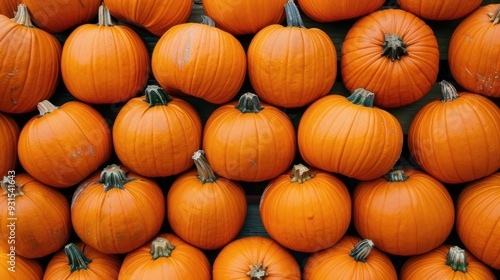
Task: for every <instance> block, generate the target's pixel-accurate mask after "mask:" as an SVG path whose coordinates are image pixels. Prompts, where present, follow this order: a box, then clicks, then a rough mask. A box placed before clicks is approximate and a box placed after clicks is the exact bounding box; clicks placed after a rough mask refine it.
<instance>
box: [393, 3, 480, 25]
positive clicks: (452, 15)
mask: <svg viewBox="0 0 500 280" xmlns="http://www.w3.org/2000/svg"><path fill="white" fill-rule="evenodd" d="M397 1H398V4H399V7H400V8H402V9H403V10H405V11H407V12H410V13H412V14H414V15H416V16H418V17H420V18H422V19H428V20H455V19H460V18H463V17H465V16H467V15H468V14H470V13H471V12H473V11H474V10H476V9H477V8H478V7H479V5H481V3H482V2H483V1H482V0H468V1H460V0H438V1H429V0H419V1H415V0H397Z"/></svg>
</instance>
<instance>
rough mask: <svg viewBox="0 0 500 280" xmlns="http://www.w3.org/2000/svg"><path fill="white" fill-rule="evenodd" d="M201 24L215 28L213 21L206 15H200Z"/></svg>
mask: <svg viewBox="0 0 500 280" xmlns="http://www.w3.org/2000/svg"><path fill="white" fill-rule="evenodd" d="M201 24H206V25H208V26H210V27H215V21H213V19H211V18H210V17H208V16H206V15H201Z"/></svg>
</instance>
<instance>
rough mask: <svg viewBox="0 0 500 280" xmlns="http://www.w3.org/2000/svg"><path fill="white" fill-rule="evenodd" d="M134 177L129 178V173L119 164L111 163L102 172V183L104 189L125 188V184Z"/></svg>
mask: <svg viewBox="0 0 500 280" xmlns="http://www.w3.org/2000/svg"><path fill="white" fill-rule="evenodd" d="M133 180H135V179H134V178H127V174H126V173H125V171H123V170H122V169H121V168H120V167H119V166H118V165H116V164H110V165H108V166H107V167H106V168H104V169H103V170H102V172H101V179H100V181H99V182H100V183H101V184H103V185H104V191H105V192H107V191H109V190H111V189H115V188H116V189H122V190H123V189H124V188H125V187H124V185H125V184H126V183H128V182H130V181H133Z"/></svg>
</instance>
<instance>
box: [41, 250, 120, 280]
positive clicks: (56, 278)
mask: <svg viewBox="0 0 500 280" xmlns="http://www.w3.org/2000/svg"><path fill="white" fill-rule="evenodd" d="M120 265H121V259H120V258H119V257H118V256H117V255H109V254H104V253H101V252H99V251H97V250H96V249H94V248H92V247H90V246H88V245H87V244H85V243H83V242H81V241H78V242H76V243H69V244H67V245H66V246H64V248H63V249H62V250H60V251H59V252H57V253H56V254H55V255H54V256H52V258H51V259H50V261H49V263H48V264H47V268H46V269H45V274H44V275H43V279H44V280H51V279H53V280H66V279H95V280H98V279H99V280H101V279H102V280H114V279H117V278H118V272H119V271H120Z"/></svg>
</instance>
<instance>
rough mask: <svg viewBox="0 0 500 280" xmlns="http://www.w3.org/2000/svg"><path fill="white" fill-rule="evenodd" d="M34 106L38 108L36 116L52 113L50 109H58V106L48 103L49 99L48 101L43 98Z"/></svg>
mask: <svg viewBox="0 0 500 280" xmlns="http://www.w3.org/2000/svg"><path fill="white" fill-rule="evenodd" d="M36 108H37V109H38V117H43V116H45V115H47V114H50V113H52V111H54V110H56V109H58V108H59V107H57V106H55V105H54V104H52V103H50V101H48V100H43V101H40V102H38V104H37V105H36Z"/></svg>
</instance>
